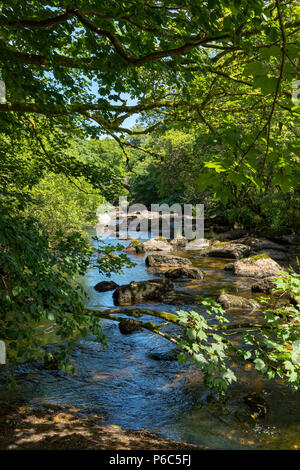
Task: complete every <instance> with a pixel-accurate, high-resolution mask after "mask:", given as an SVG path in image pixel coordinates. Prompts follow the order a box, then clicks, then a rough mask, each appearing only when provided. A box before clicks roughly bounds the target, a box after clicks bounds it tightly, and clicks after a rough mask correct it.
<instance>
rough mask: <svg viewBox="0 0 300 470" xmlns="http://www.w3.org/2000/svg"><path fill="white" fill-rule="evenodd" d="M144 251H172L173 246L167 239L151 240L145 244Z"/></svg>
mask: <svg viewBox="0 0 300 470" xmlns="http://www.w3.org/2000/svg"><path fill="white" fill-rule="evenodd" d="M143 246H144V251H171V250H172V245H170V243H169V242H168V241H167V239H166V238H163V237H159V238H150V240H147V241H146V242H144V243H143Z"/></svg>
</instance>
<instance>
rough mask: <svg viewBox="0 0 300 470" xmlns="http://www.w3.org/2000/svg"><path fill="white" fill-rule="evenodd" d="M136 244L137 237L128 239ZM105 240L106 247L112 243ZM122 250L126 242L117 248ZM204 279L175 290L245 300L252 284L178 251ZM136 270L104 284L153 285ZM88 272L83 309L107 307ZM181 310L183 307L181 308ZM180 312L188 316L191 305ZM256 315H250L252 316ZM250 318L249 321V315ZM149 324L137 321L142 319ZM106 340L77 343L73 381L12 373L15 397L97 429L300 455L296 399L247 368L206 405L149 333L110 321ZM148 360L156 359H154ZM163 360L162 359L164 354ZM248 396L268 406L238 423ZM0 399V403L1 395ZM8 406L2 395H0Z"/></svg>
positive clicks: (218, 262)
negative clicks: (73, 414) (71, 413)
mask: <svg viewBox="0 0 300 470" xmlns="http://www.w3.org/2000/svg"><path fill="white" fill-rule="evenodd" d="M131 235H132V237H133V238H137V235H138V237H139V238H140V239H141V240H143V239H146V238H147V236H146V234H144V238H143V237H141V235H142V234H141V233H137V234H131ZM118 242H119V240H118V239H110V240H109V243H118ZM121 243H122V244H123V245H127V244H128V243H129V241H121ZM178 254H180V256H187V257H189V258H190V259H191V260H192V262H193V265H195V266H198V267H199V268H200V269H201V270H203V272H204V275H205V277H204V279H203V280H199V281H193V282H190V283H177V285H176V287H177V288H180V289H183V290H187V291H188V292H194V293H197V294H198V295H200V296H203V297H204V296H213V297H216V296H217V295H218V294H219V293H220V292H221V291H222V290H226V292H228V293H237V292H238V293H240V294H241V295H243V296H246V297H247V296H250V294H251V292H250V284H251V282H253V280H252V281H251V280H249V279H247V278H238V277H236V276H233V275H232V274H231V273H228V272H226V271H224V270H223V266H224V264H226V262H228V260H223V259H217V258H201V257H200V256H199V253H197V252H196V251H195V252H184V251H182V252H180V253H178ZM131 259H132V260H133V261H135V262H136V263H137V265H136V266H135V267H134V268H130V269H125V270H124V272H123V274H120V275H112V277H111V280H113V281H115V282H117V283H118V284H120V285H121V284H126V283H128V282H131V281H133V280H147V279H153V278H154V277H155V276H156V275H155V274H153V273H151V272H149V271H147V270H146V268H145V261H144V256H141V255H140V256H131ZM104 279H105V278H104V276H101V275H99V273H98V272H97V270H96V269H91V270H90V271H89V273H88V274H87V275H86V276H85V278H84V280H83V282H84V285H85V288H86V290H87V292H88V294H89V301H88V306H90V307H93V308H99V309H103V308H112V307H113V306H114V305H113V300H112V291H110V292H106V293H98V292H96V291H95V290H94V289H93V286H94V285H95V284H96V283H97V282H99V281H101V280H104ZM143 306H144V307H148V308H151V309H160V310H164V311H168V312H175V311H176V309H178V308H179V307H175V306H170V305H164V304H155V303H151V304H149V303H148V304H144V305H143ZM180 308H183V307H180ZM185 308H190V309H192V307H191V306H186V307H185ZM196 308H197V307H196ZM256 315H257V313H256ZM245 318H251V314H250V312H249V311H245V310H244V311H234V312H233V313H232V312H231V313H230V320H232V321H238V320H242V319H245ZM252 318H253V314H252ZM147 319H148V320H150V319H151V320H152V321H153V317H152V318H151V317H148V318H147V317H146V316H144V317H143V318H142V320H147ZM102 327H103V330H104V332H105V334H106V336H107V339H108V347H107V348H103V347H102V346H101V345H100V344H98V343H97V342H96V341H95V339H94V338H93V337H92V336H90V337H88V338H87V339H84V340H80V341H78V344H77V346H76V348H75V350H74V352H73V354H72V361H73V364H74V366H75V370H76V372H75V374H74V375H65V374H64V373H62V372H58V371H51V370H45V369H43V368H42V367H36V366H35V365H34V364H27V365H25V366H24V365H23V366H19V367H18V368H17V372H18V382H19V384H20V385H21V389H22V397H23V398H25V399H26V400H29V401H30V402H31V403H32V404H33V405H36V406H39V405H42V404H44V403H51V404H59V405H64V404H67V405H70V404H72V405H74V406H76V407H78V408H79V409H80V410H81V411H82V412H83V413H84V414H87V415H89V416H95V415H96V416H97V417H98V419H99V420H100V421H101V422H106V423H111V424H115V425H118V426H122V427H123V428H125V429H135V430H138V429H141V428H147V429H149V430H151V431H154V432H157V433H158V434H159V435H161V436H162V437H169V438H173V439H175V440H181V441H186V442H190V443H193V444H198V445H205V446H208V447H210V448H213V449H296V448H300V397H299V393H298V394H293V393H292V392H290V391H289V390H287V389H286V388H285V387H284V386H283V385H282V384H280V383H276V384H274V382H273V383H271V382H269V381H267V380H266V379H263V378H261V377H260V376H259V375H258V373H256V372H255V371H253V370H252V369H251V368H250V369H249V366H245V365H240V364H235V365H234V367H235V370H236V372H237V373H238V375H239V383H238V384H235V385H233V386H232V388H231V389H230V392H229V394H228V397H227V398H226V399H225V400H224V401H221V402H220V403H218V402H216V401H215V400H213V399H211V396H210V394H209V393H208V391H207V390H206V389H205V387H204V385H203V383H202V380H201V375H200V374H199V372H197V371H196V370H194V369H193V368H189V367H186V366H180V365H178V363H177V362H176V361H174V360H173V361H172V360H167V359H170V357H169V356H170V354H169V353H170V351H172V350H173V349H174V346H172V345H171V343H169V342H168V341H166V340H165V339H163V338H161V337H157V336H156V335H155V334H152V333H150V332H149V331H146V330H145V331H139V332H136V333H133V334H130V335H122V334H121V333H120V331H119V328H118V324H117V322H111V321H108V320H103V321H102ZM153 353H161V354H162V357H163V359H164V360H157V357H156V358H155V356H153ZM168 354H169V355H168ZM250 392H258V393H262V394H263V395H264V396H265V398H266V400H267V401H268V404H269V412H268V414H267V416H266V417H265V418H263V419H252V421H251V419H250V422H249V421H248V420H247V421H244V420H243V419H240V418H239V416H240V412H241V410H242V411H245V409H246V408H247V406H246V405H245V403H244V399H243V397H244V396H245V395H247V394H249V393H250ZM0 398H1V396H0ZM2 398H5V399H7V393H5V392H3V393H2Z"/></svg>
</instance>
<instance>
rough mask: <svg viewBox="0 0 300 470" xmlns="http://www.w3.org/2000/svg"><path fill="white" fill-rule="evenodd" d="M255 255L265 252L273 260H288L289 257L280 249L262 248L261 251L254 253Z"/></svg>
mask: <svg viewBox="0 0 300 470" xmlns="http://www.w3.org/2000/svg"><path fill="white" fill-rule="evenodd" d="M256 254H257V255H261V254H266V255H268V256H270V258H272V259H274V260H275V261H289V260H290V259H291V258H290V256H289V254H288V253H286V252H284V251H281V250H271V249H270V250H264V251H263V252H259V253H256Z"/></svg>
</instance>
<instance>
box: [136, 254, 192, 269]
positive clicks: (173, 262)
mask: <svg viewBox="0 0 300 470" xmlns="http://www.w3.org/2000/svg"><path fill="white" fill-rule="evenodd" d="M145 263H146V266H151V267H152V266H153V267H164V266H178V267H182V266H185V267H186V266H191V265H192V263H191V261H190V260H188V259H186V258H181V257H180V256H174V255H162V254H151V255H148V256H147V258H146V260H145Z"/></svg>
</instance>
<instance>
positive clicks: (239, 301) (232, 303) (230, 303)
mask: <svg viewBox="0 0 300 470" xmlns="http://www.w3.org/2000/svg"><path fill="white" fill-rule="evenodd" d="M217 302H219V303H220V304H221V305H222V307H223V308H258V307H259V303H258V302H255V301H253V300H251V299H246V298H245V297H240V296H238V295H231V294H221V295H220V296H219V297H218V298H217Z"/></svg>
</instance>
